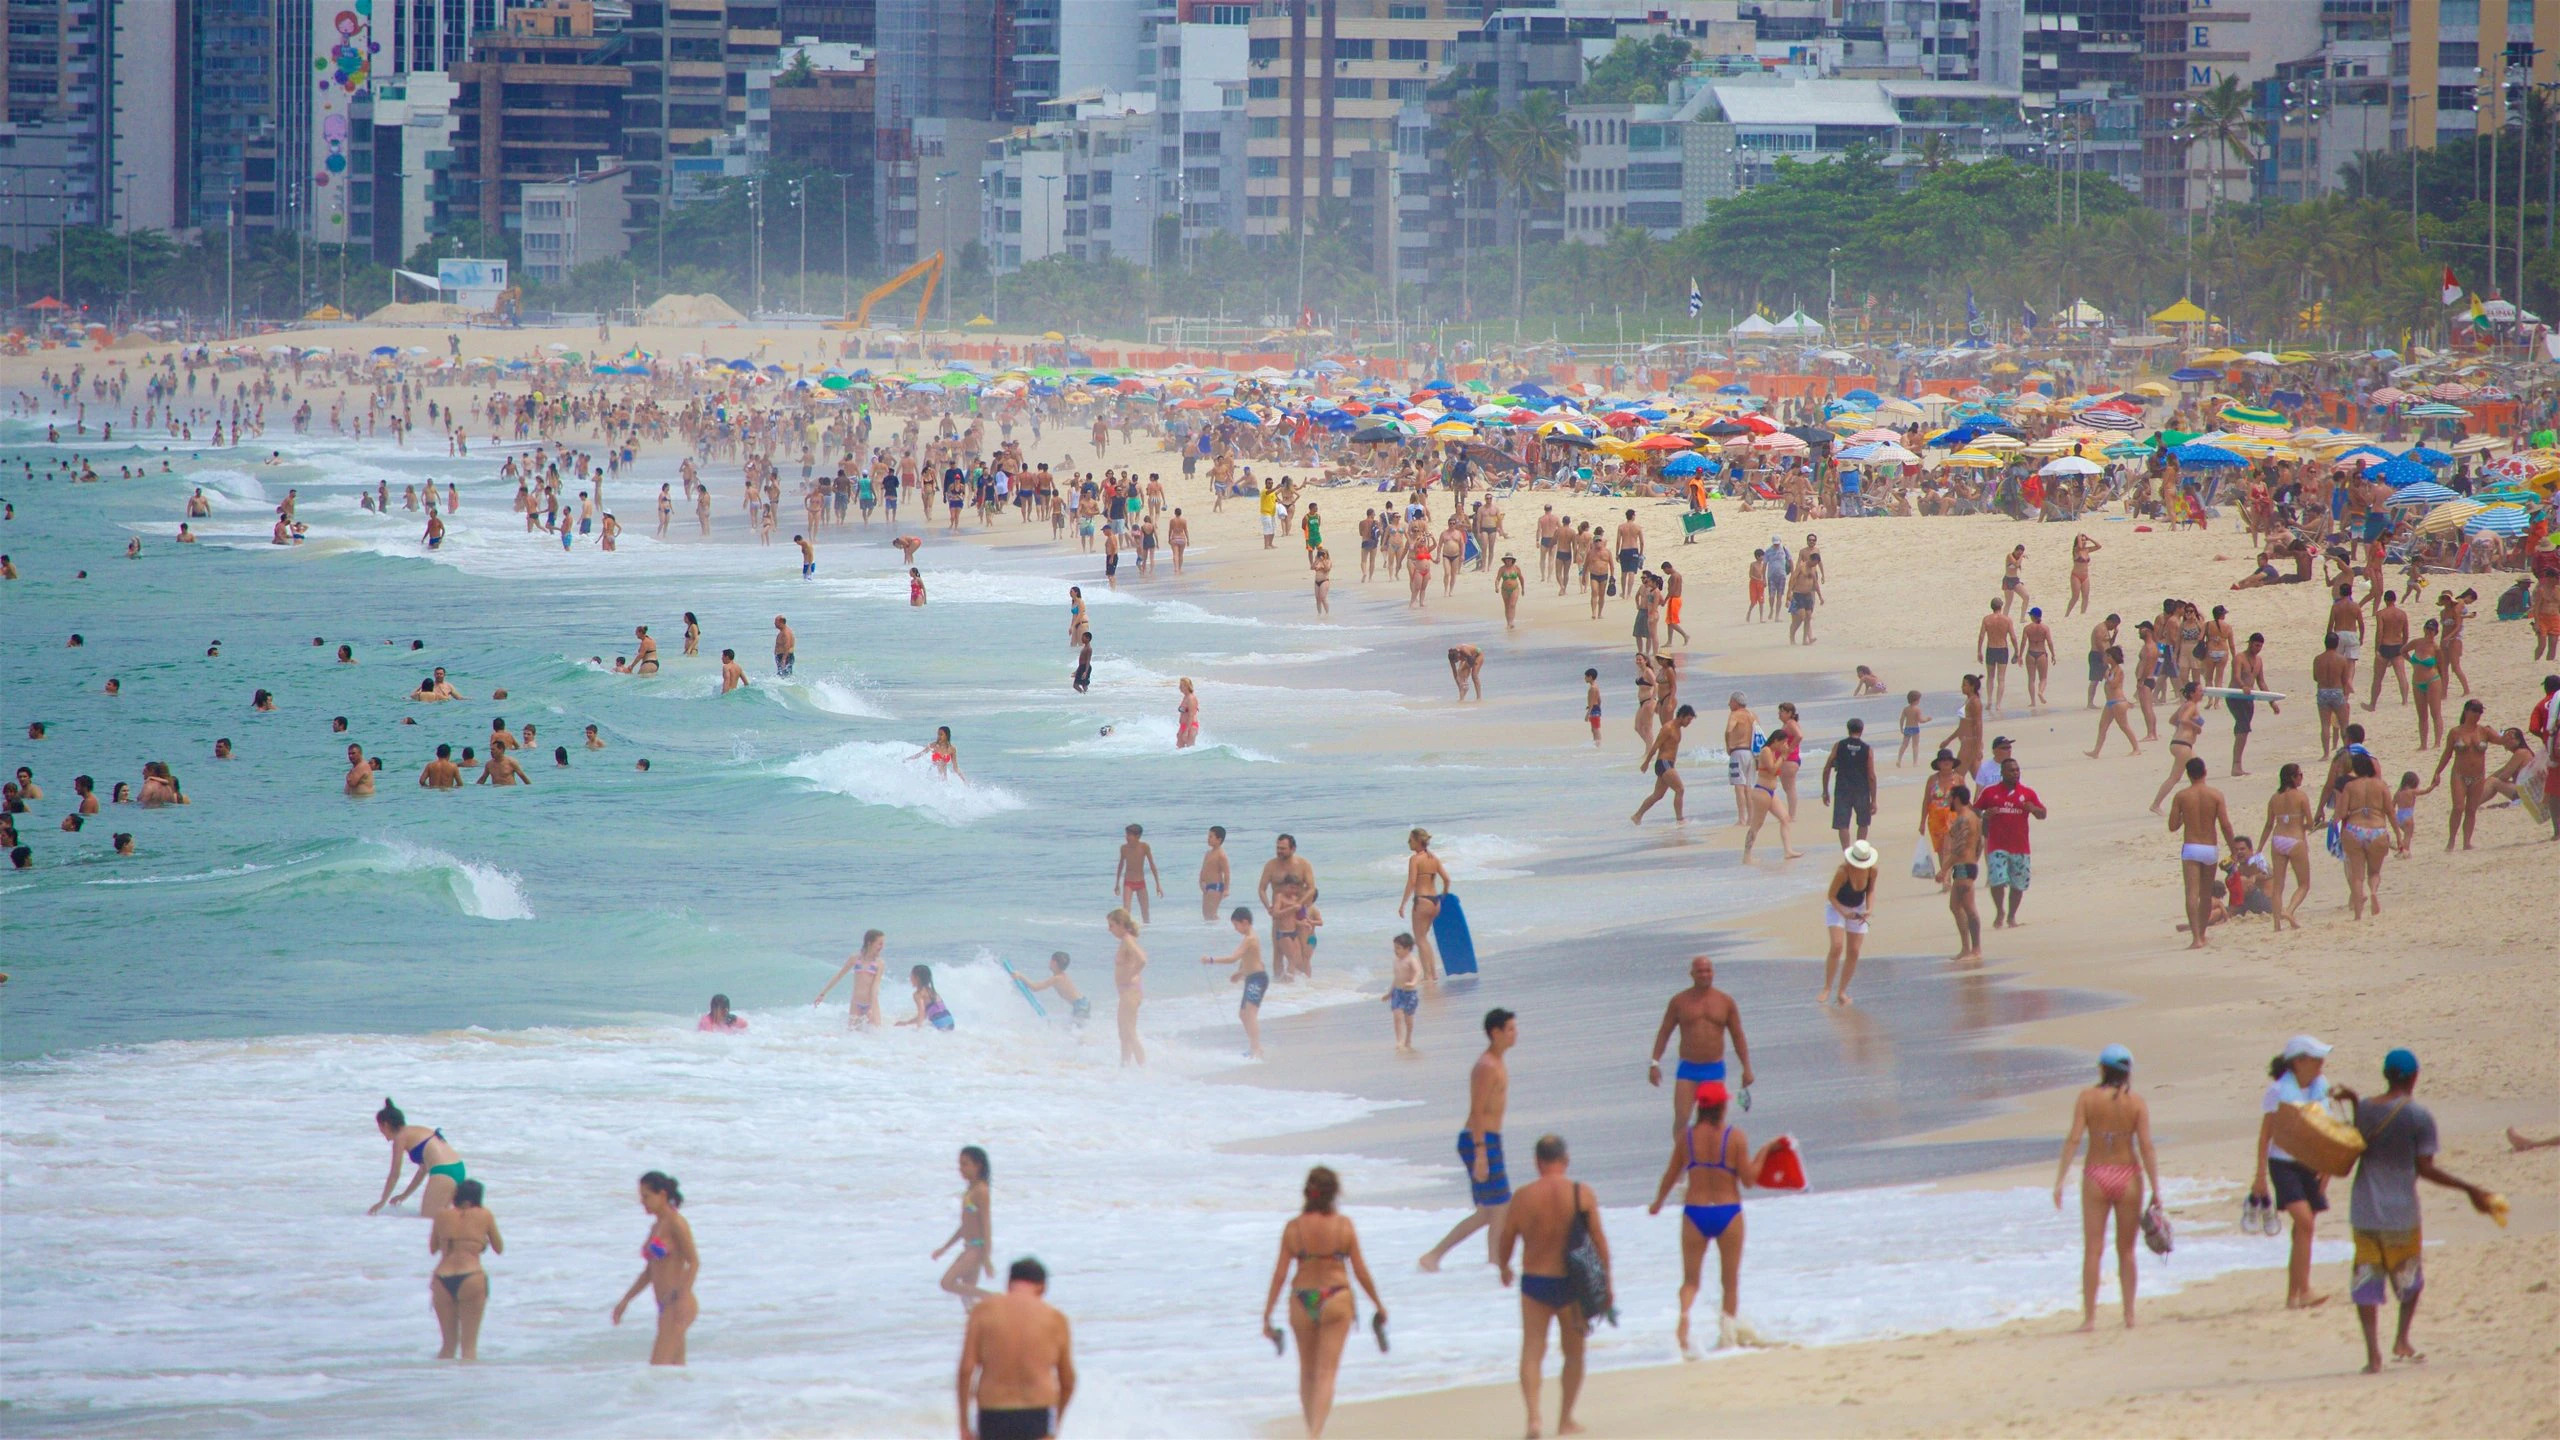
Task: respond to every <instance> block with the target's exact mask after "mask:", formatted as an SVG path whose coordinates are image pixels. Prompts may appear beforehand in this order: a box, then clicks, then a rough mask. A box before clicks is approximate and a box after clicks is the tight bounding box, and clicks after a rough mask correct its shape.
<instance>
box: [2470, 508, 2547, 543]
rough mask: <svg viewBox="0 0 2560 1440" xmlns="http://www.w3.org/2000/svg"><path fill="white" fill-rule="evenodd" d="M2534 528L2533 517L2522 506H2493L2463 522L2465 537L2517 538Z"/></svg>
mask: <svg viewBox="0 0 2560 1440" xmlns="http://www.w3.org/2000/svg"><path fill="white" fill-rule="evenodd" d="M2531 528H2533V517H2532V516H2531V515H2530V514H2527V513H2526V511H2525V508H2524V507H2523V506H2521V505H2491V506H2489V507H2488V508H2486V509H2484V510H2482V511H2480V512H2479V513H2478V514H2476V515H2474V516H2472V517H2471V518H2470V519H2468V520H2465V521H2463V522H2462V533H2463V534H2465V535H2501V536H2510V537H2512V536H2516V535H2521V534H2523V533H2524V532H2525V531H2527V530H2529V529H2531Z"/></svg>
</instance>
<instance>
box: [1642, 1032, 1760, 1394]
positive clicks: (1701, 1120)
mask: <svg viewBox="0 0 2560 1440" xmlns="http://www.w3.org/2000/svg"><path fill="white" fill-rule="evenodd" d="M1731 1099H1732V1095H1731V1093H1730V1092H1728V1091H1727V1090H1726V1089H1725V1087H1724V1082H1723V1081H1721V1080H1709V1081H1707V1082H1705V1083H1704V1084H1701V1085H1700V1086H1699V1087H1698V1108H1697V1109H1696V1111H1695V1112H1693V1113H1692V1115H1691V1117H1690V1121H1689V1128H1688V1129H1687V1130H1684V1131H1682V1132H1681V1134H1680V1138H1678V1139H1677V1140H1674V1141H1673V1142H1672V1143H1671V1160H1670V1163H1668V1164H1666V1165H1664V1166H1663V1167H1662V1183H1661V1184H1660V1185H1658V1186H1656V1187H1655V1188H1654V1192H1653V1204H1652V1205H1651V1206H1650V1207H1648V1208H1647V1209H1646V1212H1645V1213H1646V1214H1649V1215H1659V1214H1661V1213H1662V1202H1663V1201H1665V1200H1667V1199H1669V1198H1670V1197H1671V1187H1672V1186H1673V1185H1675V1184H1679V1183H1680V1181H1681V1177H1682V1176H1684V1175H1685V1176H1687V1177H1688V1188H1687V1189H1686V1190H1685V1191H1684V1192H1683V1193H1682V1196H1681V1201H1682V1203H1681V1206H1680V1215H1681V1226H1680V1328H1679V1331H1678V1339H1679V1342H1680V1349H1681V1352H1682V1353H1683V1354H1687V1353H1689V1306H1690V1303H1691V1302H1692V1301H1694V1300H1696V1299H1697V1298H1698V1269H1699V1266H1700V1265H1701V1264H1702V1263H1703V1262H1704V1261H1705V1259H1706V1256H1707V1246H1708V1245H1709V1244H1710V1243H1712V1244H1714V1246H1715V1247H1716V1259H1717V1261H1718V1268H1719V1269H1720V1270H1721V1272H1722V1279H1723V1285H1724V1303H1723V1304H1722V1305H1721V1306H1719V1307H1718V1309H1717V1314H1716V1344H1717V1346H1718V1347H1719V1348H1721V1347H1723V1346H1727V1345H1731V1344H1734V1343H1736V1342H1737V1341H1739V1340H1740V1339H1741V1336H1740V1334H1739V1329H1740V1327H1739V1325H1738V1323H1737V1317H1738V1315H1739V1314H1740V1307H1741V1303H1742V1230H1743V1227H1742V1187H1744V1186H1746V1185H1757V1184H1759V1183H1760V1167H1761V1166H1762V1165H1764V1164H1766V1163H1767V1162H1768V1159H1769V1152H1770V1151H1772V1150H1775V1149H1776V1148H1777V1146H1778V1142H1777V1141H1775V1140H1772V1141H1770V1142H1769V1143H1768V1144H1767V1145H1764V1146H1762V1147H1761V1148H1760V1153H1759V1154H1757V1155H1754V1154H1752V1153H1751V1140H1750V1137H1749V1136H1746V1135H1744V1134H1743V1133H1742V1131H1741V1129H1740V1127H1738V1126H1733V1125H1728V1124H1726V1123H1725V1119H1724V1112H1725V1106H1726V1105H1727V1104H1728V1103H1729V1102H1730V1101H1731Z"/></svg>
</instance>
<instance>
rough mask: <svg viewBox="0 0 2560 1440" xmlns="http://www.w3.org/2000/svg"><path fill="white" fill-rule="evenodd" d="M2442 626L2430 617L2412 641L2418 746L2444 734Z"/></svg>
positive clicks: (2411, 684)
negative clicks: (2440, 631)
mask: <svg viewBox="0 0 2560 1440" xmlns="http://www.w3.org/2000/svg"><path fill="white" fill-rule="evenodd" d="M2441 628H2442V627H2441V626H2439V625H2438V624H2437V622H2435V621H2433V620H2430V621H2428V622H2427V627H2426V629H2425V630H2424V631H2422V632H2420V633H2419V635H2418V638H2417V639H2415V640H2412V641H2410V642H2409V676H2410V679H2409V691H2410V694H2411V696H2412V697H2413V698H2414V700H2415V703H2414V704H2413V705H2412V706H2411V707H2410V708H2411V709H2413V710H2415V711H2416V712H2417V716H2418V748H2419V749H2421V750H2424V749H2426V748H2427V747H2428V745H2429V744H2431V743H2433V742H2434V741H2436V740H2441V739H2442V738H2443V737H2444V676H2443V675H2442V674H2441V673H2439V667H2440V666H2442V665H2443V663H2444V642H2443V641H2441V640H2439V639H2438V638H2437V631H2438V630H2439V629H2441Z"/></svg>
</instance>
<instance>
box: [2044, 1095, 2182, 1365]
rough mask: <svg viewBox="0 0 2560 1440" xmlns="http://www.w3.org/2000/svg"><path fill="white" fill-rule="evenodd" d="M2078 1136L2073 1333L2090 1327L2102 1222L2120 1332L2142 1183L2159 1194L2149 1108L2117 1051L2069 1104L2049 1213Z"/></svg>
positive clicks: (2129, 1291)
mask: <svg viewBox="0 0 2560 1440" xmlns="http://www.w3.org/2000/svg"><path fill="white" fill-rule="evenodd" d="M2084 1134H2085V1135H2087V1136H2088V1138H2089V1158H2088V1161H2087V1163H2085V1164H2083V1165H2082V1166H2081V1167H2080V1240H2081V1246H2080V1330H2081V1333H2082V1334H2087V1333H2088V1332H2089V1331H2092V1330H2095V1329H2097V1328H2098V1270H2099V1266H2100V1262H2101V1259H2102V1257H2103V1255H2104V1252H2105V1249H2106V1240H2107V1221H2108V1219H2109V1218H2110V1217H2113V1219H2114V1220H2115V1222H2116V1281H2117V1283H2118V1284H2119V1285H2120V1286H2121V1287H2122V1288H2123V1290H2124V1326H2125V1328H2126V1329H2128V1330H2130V1329H2132V1328H2133V1293H2134V1256H2133V1241H2134V1237H2135V1235H2136V1234H2137V1233H2139V1231H2140V1229H2141V1224H2142V1199H2143V1196H2144V1194H2145V1193H2146V1192H2145V1191H2144V1189H2143V1185H2144V1183H2145V1181H2146V1180H2147V1181H2148V1182H2149V1184H2150V1187H2151V1188H2150V1190H2149V1191H2148V1192H2147V1193H2149V1194H2152V1195H2157V1194H2159V1193H2160V1157H2159V1156H2158V1155H2157V1154H2156V1153H2154V1152H2153V1150H2152V1148H2151V1107H2150V1105H2149V1104H2148V1103H2146V1102H2145V1101H2144V1100H2143V1098H2142V1097H2141V1096H2139V1095H2136V1094H2134V1093H2133V1052H2132V1051H2130V1050H2127V1049H2126V1048H2124V1047H2123V1046H2121V1045H2110V1046H2108V1047H2107V1048H2106V1049H2104V1050H2101V1051H2099V1052H2098V1083H2097V1084H2095V1085H2092V1086H2090V1087H2089V1088H2088V1089H2086V1090H2083V1091H2081V1092H2080V1098H2079V1099H2077V1100H2074V1101H2073V1102H2072V1103H2071V1132H2070V1133H2069V1134H2067V1135H2065V1136H2063V1137H2062V1163H2061V1165H2060V1167H2059V1168H2057V1169H2056V1170H2055V1171H2054V1174H2053V1208H2054V1209H2056V1210H2059V1209H2061V1208H2062V1184H2063V1182H2064V1181H2065V1180H2067V1179H2069V1178H2070V1176H2071V1157H2072V1156H2073V1155H2074V1154H2076V1153H2077V1152H2078V1151H2079V1149H2080V1137H2081V1136H2082V1135H2084Z"/></svg>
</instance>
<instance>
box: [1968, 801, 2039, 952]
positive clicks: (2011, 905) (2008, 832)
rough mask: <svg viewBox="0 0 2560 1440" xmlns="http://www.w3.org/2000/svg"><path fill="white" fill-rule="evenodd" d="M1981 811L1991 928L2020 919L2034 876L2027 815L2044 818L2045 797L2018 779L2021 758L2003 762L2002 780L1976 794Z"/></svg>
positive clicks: (1995, 928) (2011, 923)
mask: <svg viewBox="0 0 2560 1440" xmlns="http://www.w3.org/2000/svg"><path fill="white" fill-rule="evenodd" d="M1973 808H1975V809H1976V810H1979V811H1981V812H1982V830H1983V848H1984V849H1985V850H1987V851H1988V852H1989V853H1988V855H1987V856H1986V857H1985V859H1986V860H1987V862H1988V863H1986V864H1985V865H1984V867H1983V868H1984V869H1985V870H1987V871H1988V872H1989V873H1988V874H1987V875H1985V876H1984V877H1983V878H1985V879H1987V880H1989V881H1990V882H1991V928H1992V929H1994V930H1997V929H1999V928H2001V927H2002V926H2004V925H2015V924H2017V923H2018V906H2019V905H2020V904H2022V903H2023V902H2024V901H2025V900H2026V898H2027V884H2028V882H2029V881H2030V880H2031V879H2033V878H2034V875H2033V871H2032V869H2031V867H2030V866H2029V864H2028V860H2027V817H2028V816H2030V815H2032V816H2034V817H2035V818H2036V819H2038V820H2042V819H2043V818H2045V813H2044V801H2043V800H2042V799H2040V798H2038V797H2037V795H2036V792H2034V791H2033V790H2030V789H2028V788H2027V787H2026V786H2024V785H2021V784H2019V783H2018V762H2017V761H2015V760H2012V759H2003V760H2002V761H2001V762H2000V783H1999V784H1997V785H1993V786H1990V787H1988V788H1986V789H1985V790H1984V791H1983V792H1982V794H1981V795H1979V796H1978V797H1976V798H1975V800H1974V802H1973Z"/></svg>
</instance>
